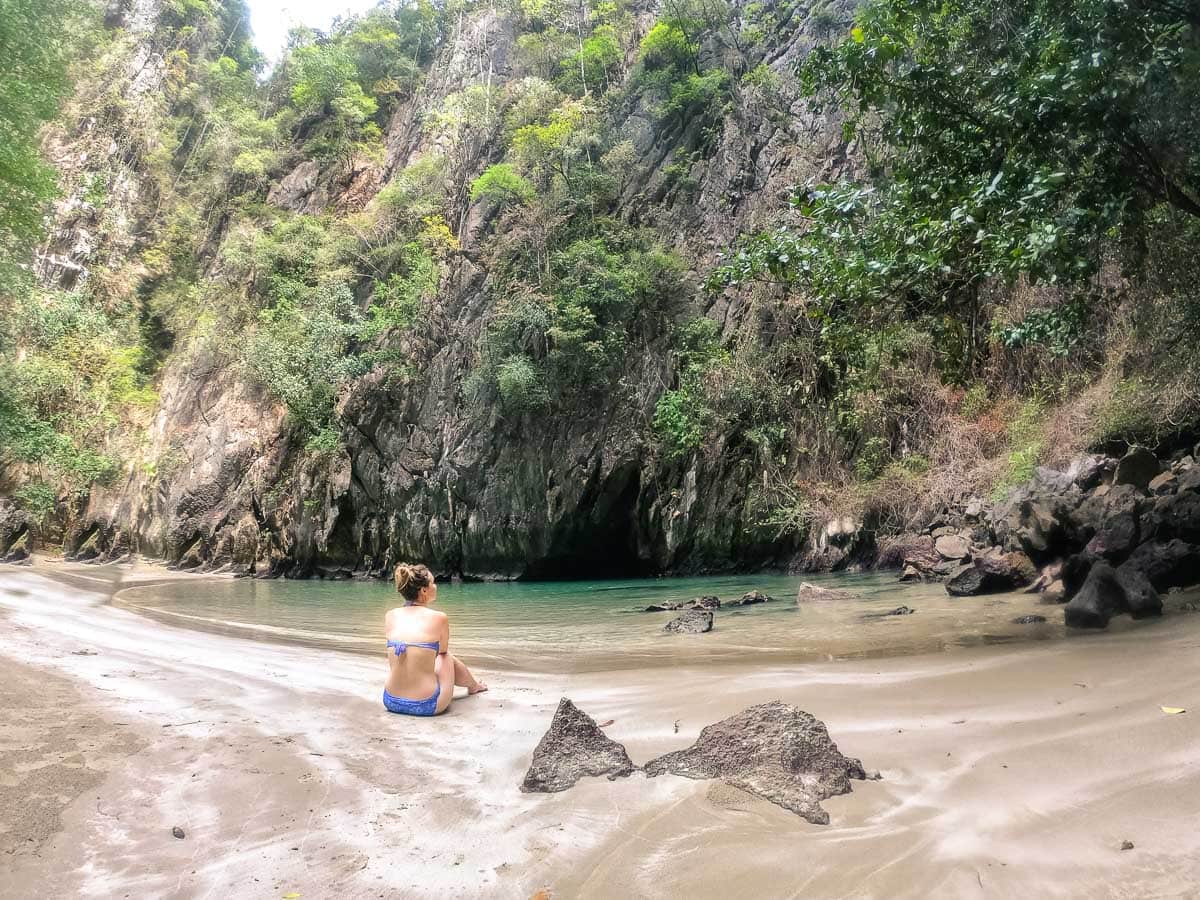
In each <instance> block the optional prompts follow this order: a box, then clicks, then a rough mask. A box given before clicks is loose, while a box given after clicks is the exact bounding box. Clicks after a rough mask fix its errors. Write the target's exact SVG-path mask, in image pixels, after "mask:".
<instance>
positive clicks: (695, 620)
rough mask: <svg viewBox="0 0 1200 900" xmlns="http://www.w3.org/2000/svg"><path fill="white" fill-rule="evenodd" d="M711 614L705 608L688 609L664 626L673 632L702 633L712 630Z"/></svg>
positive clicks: (666, 629) (664, 628) (665, 629)
mask: <svg viewBox="0 0 1200 900" xmlns="http://www.w3.org/2000/svg"><path fill="white" fill-rule="evenodd" d="M712 626H713V614H712V612H711V611H710V610H707V609H689V610H685V611H684V612H682V613H681V614H680V615H678V616H676V617H675V618H674V619H672V620H671V621H670V622H668V623H667V624H666V625H665V626H664V627H663V630H664V631H669V632H672V633H674V634H704V632H706V631H712Z"/></svg>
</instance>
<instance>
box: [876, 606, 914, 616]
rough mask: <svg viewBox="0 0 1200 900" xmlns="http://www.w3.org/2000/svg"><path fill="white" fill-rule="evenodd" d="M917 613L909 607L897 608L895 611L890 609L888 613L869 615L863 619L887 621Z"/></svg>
mask: <svg viewBox="0 0 1200 900" xmlns="http://www.w3.org/2000/svg"><path fill="white" fill-rule="evenodd" d="M915 612H916V610H915V609H910V608H909V607H907V606H897V607H896V608H895V609H889V610H888V611H887V612H878V613H867V614H866V615H865V616H863V618H864V619H886V618H888V617H889V616H911V615H912V614H913V613H915Z"/></svg>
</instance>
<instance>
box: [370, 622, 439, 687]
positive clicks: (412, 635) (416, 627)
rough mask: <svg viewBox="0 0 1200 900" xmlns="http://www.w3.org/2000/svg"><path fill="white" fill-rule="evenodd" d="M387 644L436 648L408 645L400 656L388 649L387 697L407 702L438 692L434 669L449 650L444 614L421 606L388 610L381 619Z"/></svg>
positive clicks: (390, 648)
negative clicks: (434, 644) (388, 642)
mask: <svg viewBox="0 0 1200 900" xmlns="http://www.w3.org/2000/svg"><path fill="white" fill-rule="evenodd" d="M383 628H384V634H385V636H386V638H387V640H389V641H397V642H402V643H404V644H406V645H407V644H414V643H418V642H419V643H434V642H437V644H438V649H437V651H436V652H435V651H434V650H432V649H430V648H428V647H413V646H409V647H407V649H406V650H405V652H403V653H397V652H396V651H395V650H394V649H393V648H392V647H390V646H389V647H388V650H387V652H388V677H387V682H386V684H385V685H384V686H385V687H386V689H387V691H388V693H389V694H392V695H394V696H396V697H405V698H408V699H410V700H422V699H424V698H426V697H430V696H432V695H433V693H434V691H436V690H437V686H438V678H437V673H436V671H435V669H434V665H435V663H436V661H437V657H438V654H441V653H445V652H446V651H447V650H448V649H449V648H448V644H449V642H450V624H449V620H448V619H447V618H446V614H445V613H443V612H439V611H438V610H434V609H429V608H427V607H423V606H401V607H397V608H396V609H393V610H390V611H389V612H388V614H387V616H386V617H384V620H383Z"/></svg>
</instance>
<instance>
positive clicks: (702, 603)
mask: <svg viewBox="0 0 1200 900" xmlns="http://www.w3.org/2000/svg"><path fill="white" fill-rule="evenodd" d="M681 608H682V609H720V608H721V598H719V597H712V596H707V597H693V598H692V599H691V600H689V601H688V602H687V603H685V604H683V606H682V607H681Z"/></svg>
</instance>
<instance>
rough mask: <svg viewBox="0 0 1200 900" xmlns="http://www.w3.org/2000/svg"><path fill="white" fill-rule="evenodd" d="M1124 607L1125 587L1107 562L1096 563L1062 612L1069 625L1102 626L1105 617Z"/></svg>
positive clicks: (1122, 609) (1105, 621) (1103, 625)
mask: <svg viewBox="0 0 1200 900" xmlns="http://www.w3.org/2000/svg"><path fill="white" fill-rule="evenodd" d="M1127 609H1128V606H1127V603H1126V598H1125V590H1124V588H1122V587H1121V583H1120V581H1119V580H1118V579H1117V573H1116V571H1115V570H1114V569H1113V567H1112V566H1110V565H1109V564H1108V563H1104V562H1098V563H1096V564H1095V565H1093V566H1092V567H1091V569H1090V570H1089V571H1088V575H1087V578H1086V579H1085V580H1084V582H1083V586H1082V587H1081V588H1080V589H1079V592H1078V593H1076V594H1075V596H1074V597H1072V598H1071V600H1070V602H1069V603H1067V606H1066V609H1065V610H1064V611H1063V612H1064V615H1065V620H1066V623H1067V624H1068V625H1069V626H1071V627H1072V628H1105V627H1107V626H1108V620H1109V619H1111V618H1112V617H1113V616H1115V615H1117V614H1118V613H1122V612H1126V611H1127Z"/></svg>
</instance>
